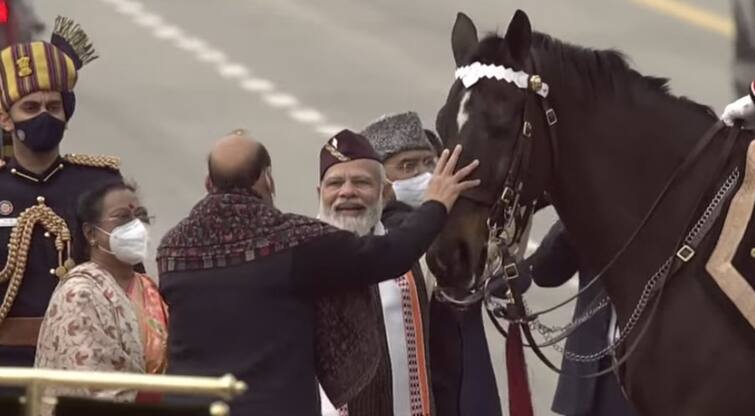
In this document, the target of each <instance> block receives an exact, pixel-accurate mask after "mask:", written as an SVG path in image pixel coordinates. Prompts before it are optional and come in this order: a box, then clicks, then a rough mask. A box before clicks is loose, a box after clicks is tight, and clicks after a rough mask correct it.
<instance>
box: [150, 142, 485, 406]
mask: <svg viewBox="0 0 755 416" xmlns="http://www.w3.org/2000/svg"><path fill="white" fill-rule="evenodd" d="M343 134H346V135H348V133H347V132H342V133H340V134H339V137H342V135H343ZM352 134H353V133H352ZM460 152H461V148H457V149H455V150H454V152H453V153H451V152H448V151H445V152H444V154H443V155H442V156H441V157H440V160H439V162H438V166H437V168H436V170H435V173H434V176H433V178H432V180H431V181H430V185H429V187H428V190H427V193H426V198H425V200H426V202H425V203H424V204H422V206H420V207H419V208H418V209H417V210H416V211H415V212H414V213H413V214H411V215H409V216H407V218H406V219H405V220H404V222H403V223H402V225H401V226H400V227H397V228H395V229H393V230H392V231H391V233H390V234H387V235H383V236H374V235H365V236H363V237H359V236H356V235H354V233H352V232H347V231H343V230H339V229H337V228H335V227H332V226H330V225H327V224H325V223H323V222H320V221H317V220H315V219H311V218H307V217H303V216H299V215H294V214H287V213H283V212H281V211H279V210H277V209H276V208H275V206H274V201H273V198H272V194H273V193H274V189H275V186H274V181H273V177H272V170H271V165H272V164H271V159H270V157H269V155H268V153H267V152H266V151H265V149H264V146H262V144H260V143H259V142H257V141H255V140H253V139H251V138H250V137H248V136H247V135H246V134H245V133H244V132H243V131H237V132H234V133H233V134H231V135H228V136H226V137H224V138H222V139H221V140H219V141H218V142H217V143H216V145H215V146H214V148H213V150H212V153H211V154H210V156H209V158H208V170H209V172H208V181H207V188H208V194H207V195H206V196H205V197H204V198H202V200H201V201H199V202H198V203H197V204H196V205H195V206H194V208H193V209H192V210H191V213H190V214H189V216H188V217H187V218H185V219H183V220H182V221H181V222H180V223H179V224H178V225H176V226H175V227H174V228H173V229H171V230H170V231H169V232H168V233H167V234H166V236H165V237H164V238H163V240H162V242H161V243H160V247H159V248H158V251H157V263H158V268H159V271H160V291H161V292H162V294H163V297H164V299H165V301H166V302H167V303H168V305H169V308H170V313H171V317H170V323H169V329H168V333H169V334H170V337H169V341H168V342H169V345H168V363H169V364H168V373H170V374H184V375H204V376H219V375H222V374H227V373H231V374H234V375H235V376H236V377H238V378H239V379H241V380H243V381H245V382H246V383H247V384H248V386H249V390H248V391H247V392H246V393H245V394H243V395H241V396H240V397H239V398H237V399H236V400H234V401H233V402H231V412H232V413H233V414H234V415H236V416H252V415H253V416H266V415H269V416H273V415H275V416H316V415H317V416H319V415H320V406H319V405H318V402H319V395H318V392H317V384H316V381H319V382H320V384H321V385H322V386H323V388H324V389H325V391H326V393H327V395H328V397H329V398H330V399H332V401H333V403H335V404H336V405H337V406H342V405H343V404H345V403H348V402H349V401H351V400H352V399H353V398H354V397H355V395H356V394H357V393H358V392H360V391H362V390H363V389H364V387H365V386H366V385H367V384H368V383H369V381H370V380H372V378H373V377H374V375H375V373H376V372H377V370H378V367H379V364H380V363H379V357H380V355H379V348H378V347H377V345H378V344H377V343H376V340H377V339H379V335H378V333H377V331H371V330H374V329H376V325H375V321H376V317H375V316H374V313H372V310H373V309H374V308H372V307H371V306H372V304H371V298H370V296H369V291H368V289H367V288H368V287H370V286H371V285H375V284H377V283H379V282H380V281H383V280H387V279H392V278H395V277H397V276H400V275H401V274H402V273H405V272H406V271H407V270H409V269H410V268H411V266H412V264H414V263H415V262H416V261H417V259H418V258H419V256H420V255H422V253H423V252H424V251H425V250H427V247H428V246H429V245H430V243H431V242H432V240H433V239H434V238H435V236H436V235H437V233H438V232H440V230H441V228H442V226H443V223H444V220H445V217H446V215H447V212H448V210H450V209H451V207H452V206H453V204H454V202H455V201H456V198H458V196H459V193H460V192H462V191H464V190H465V189H470V188H472V187H474V186H476V185H477V184H478V183H479V182H478V181H464V178H465V177H466V176H467V175H469V174H470V173H471V172H472V170H473V169H474V168H475V167H476V165H477V163H472V164H470V165H468V166H465V167H463V168H461V169H459V170H458V171H456V169H455V167H456V161H457V160H458V158H459V155H460ZM336 154H338V153H336ZM355 209H356V208H355ZM185 400H189V399H185ZM173 401H175V399H174V400H173Z"/></svg>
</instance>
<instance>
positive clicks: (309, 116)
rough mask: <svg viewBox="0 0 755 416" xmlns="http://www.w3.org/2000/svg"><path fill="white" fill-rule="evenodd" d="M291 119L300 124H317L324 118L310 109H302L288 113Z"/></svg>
mask: <svg viewBox="0 0 755 416" xmlns="http://www.w3.org/2000/svg"><path fill="white" fill-rule="evenodd" d="M289 115H290V116H291V118H293V119H294V120H296V121H298V122H300V123H309V124H311V123H319V122H321V121H322V120H323V119H324V117H323V116H322V114H320V113H319V112H318V111H317V110H313V109H311V108H302V109H299V110H293V111H291V112H290V113H289Z"/></svg>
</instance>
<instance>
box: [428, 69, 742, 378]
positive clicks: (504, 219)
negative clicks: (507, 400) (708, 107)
mask: <svg viewBox="0 0 755 416" xmlns="http://www.w3.org/2000/svg"><path fill="white" fill-rule="evenodd" d="M532 58H533V62H532V67H533V69H534V67H535V62H534V57H532ZM507 71H510V70H508V69H507ZM488 73H491V72H488ZM533 73H534V74H536V72H534V71H533ZM483 76H487V77H491V76H490V75H487V74H484V75H483ZM457 77H458V72H457ZM479 77H480V76H478V78H479ZM496 78H498V77H496ZM507 80H508V81H509V82H514V81H511V80H509V79H507ZM517 81H519V80H517ZM474 82H476V80H474ZM474 82H472V84H473V83H474ZM514 83H516V84H517V85H518V86H520V88H522V85H521V84H522V83H521V82H514ZM465 86H467V85H466V82H465ZM543 86H545V87H546V91H545V94H543V91H542V88H543ZM526 87H527V88H525V90H526V94H527V97H526V101H525V104H524V109H523V121H522V128H521V132H520V134H519V135H518V137H517V139H516V142H515V144H514V156H513V159H512V161H511V165H510V167H509V171H508V173H507V175H506V177H505V178H504V181H503V186H502V191H501V192H500V197H499V198H497V200H496V201H495V202H494V203H493V204H492V207H491V210H490V214H489V217H488V221H487V222H488V224H487V225H488V229H489V233H490V234H489V242H488V244H489V245H490V244H494V245H496V246H497V247H496V248H497V250H496V251H498V256H499V259H497V260H496V261H497V262H498V263H497V267H496V269H501V270H502V278H503V282H504V284H505V286H506V287H507V288H508V291H509V296H510V301H509V304H511V305H512V307H513V308H514V311H513V312H514V314H513V315H510V314H508V313H506V314H504V319H506V320H509V321H511V322H513V323H517V324H520V325H521V327H522V330H523V332H524V336H525V338H526V339H527V343H528V345H527V346H528V347H530V348H531V349H532V350H533V352H534V353H535V354H536V355H537V356H538V358H539V359H540V360H541V361H543V363H544V364H545V365H546V366H547V367H549V368H550V369H552V370H553V371H555V372H557V373H559V374H564V375H567V376H575V377H580V378H593V377H599V376H602V375H604V374H608V373H610V372H613V371H615V370H616V369H618V368H619V367H620V366H621V365H622V364H623V363H625V362H626V361H627V360H628V359H629V357H630V356H631V354H632V353H633V352H634V351H635V350H636V348H637V347H638V345H639V344H640V342H641V340H642V339H643V338H644V335H645V334H646V332H647V330H648V328H649V327H650V323H651V322H652V321H653V318H654V316H655V313H656V311H657V309H658V305H659V304H660V300H661V297H662V294H663V289H664V287H665V284H666V283H667V281H668V280H669V278H670V277H671V276H673V275H674V274H676V272H677V271H678V270H679V269H681V267H682V266H683V265H684V264H686V263H687V262H688V261H689V260H690V258H691V256H693V255H694V253H695V249H696V247H691V246H690V244H687V243H685V235H684V234H683V235H682V236H681V237H680V238H679V241H677V244H676V245H675V247H679V250H678V251H677V252H676V253H675V255H674V256H672V257H671V259H670V261H671V264H670V266H669V267H668V269H667V270H668V271H667V272H666V273H665V274H661V275H660V278H659V279H658V281H657V284H659V285H658V286H656V287H654V288H651V293H649V294H648V295H649V296H652V295H655V301H654V302H653V305H652V307H651V310H650V315H649V316H648V317H647V319H646V320H645V323H644V325H643V327H642V328H641V330H640V333H639V335H638V336H637V337H636V338H635V340H634V341H633V343H632V344H631V345H630V346H629V347H628V348H627V349H626V350H625V352H624V354H623V356H622V357H620V358H618V359H616V360H615V361H614V363H613V364H612V365H611V366H610V367H609V368H606V369H604V370H602V371H599V372H596V373H591V374H572V373H567V372H564V371H563V370H562V369H560V368H558V367H557V366H556V365H554V364H553V363H552V362H551V361H550V360H549V359H548V358H547V357H546V356H545V354H544V353H543V351H542V350H541V348H540V347H541V346H543V345H539V344H537V342H536V341H535V339H534V337H533V336H532V332H531V330H530V326H529V323H530V322H532V321H534V320H536V319H537V318H538V317H539V316H540V315H542V314H545V313H548V312H551V311H553V310H555V309H558V308H560V307H562V306H564V305H566V304H568V303H569V302H571V301H573V300H574V299H576V298H577V297H579V295H580V294H582V293H584V291H586V290H587V289H588V288H589V287H590V286H592V285H593V284H594V283H595V282H596V281H598V280H599V279H600V278H601V277H602V276H603V275H604V274H605V273H607V271H608V270H610V269H611V268H612V267H613V265H614V264H615V263H616V261H617V260H618V259H619V258H620V257H621V256H622V255H623V254H624V252H625V251H626V250H627V249H628V248H629V247H630V246H631V245H632V243H633V242H634V241H635V239H636V237H637V236H638V235H639V234H640V232H641V231H642V230H643V229H644V228H645V226H646V225H647V223H648V222H649V221H650V219H651V218H652V217H653V214H654V213H655V211H656V209H657V208H658V206H659V205H660V203H661V202H662V201H663V199H664V198H665V196H666V195H667V194H668V192H669V190H670V189H671V187H672V185H674V184H675V183H676V181H677V179H678V178H679V177H680V176H681V175H682V174H683V173H684V172H686V171H687V170H688V169H689V168H690V167H691V166H692V164H693V163H694V162H695V161H696V160H697V159H698V158H699V157H700V155H701V154H702V153H703V151H704V150H705V149H706V148H707V147H708V145H709V144H710V143H711V142H712V141H713V138H714V137H716V135H717V134H718V133H719V132H720V131H721V130H722V129H723V127H724V125H723V123H722V122H720V121H719V122H718V123H716V124H715V125H714V126H712V127H711V128H710V129H709V130H708V131H707V132H706V134H705V135H703V137H702V138H701V139H700V140H699V141H698V142H697V143H696V144H695V146H694V147H693V148H692V150H691V151H690V152H689V153H688V154H687V156H686V157H685V159H684V160H683V161H682V163H681V164H679V165H678V166H677V168H676V169H675V170H674V171H673V173H672V174H671V176H670V178H669V179H668V180H667V181H666V183H665V185H664V186H663V188H662V189H661V191H660V193H659V194H658V196H657V197H656V199H655V200H654V201H653V204H652V205H651V206H650V208H649V210H648V212H647V213H646V215H645V216H644V217H643V219H642V221H640V223H639V225H638V226H637V228H636V229H635V230H634V232H633V233H632V234H631V236H630V237H629V239H628V240H627V241H626V243H625V244H624V245H623V246H622V247H621V248H620V249H619V250H618V251H617V252H616V254H615V255H614V256H613V257H612V258H611V260H610V261H609V262H608V263H607V264H606V265H605V266H604V267H603V268H602V270H601V271H600V272H599V273H598V274H596V275H595V276H594V277H593V278H592V280H591V281H590V282H589V283H588V284H587V285H586V286H584V287H582V288H581V289H580V290H579V291H578V292H577V293H576V294H575V295H573V296H572V297H570V298H568V299H567V300H565V301H563V302H561V303H559V304H558V305H556V306H554V307H551V308H548V309H545V310H542V311H539V312H536V313H528V312H527V308H526V306H525V303H524V300H523V297H522V292H521V291H520V290H518V288H517V287H516V285H513V284H511V282H512V281H513V280H514V279H516V278H518V277H519V271H518V269H517V263H516V259H515V258H514V256H513V255H512V253H511V251H510V247H511V246H512V245H514V244H520V243H521V242H520V240H521V238H522V235H523V233H524V229H525V228H526V226H527V224H528V223H529V220H530V218H531V216H532V214H533V212H534V206H535V203H536V202H537V199H538V198H540V197H542V195H543V194H544V192H545V186H546V184H542V188H540V189H535V190H534V192H533V189H532V188H528V185H529V183H525V178H526V177H528V176H529V177H533V176H532V169H533V165H532V164H533V159H532V154H531V153H532V148H533V142H534V138H533V133H534V127H533V124H532V122H530V118H529V117H528V114H529V111H528V110H529V106H530V103H531V102H532V101H533V100H532V99H530V97H532V96H533V94H531V93H536V94H534V95H535V97H534V98H535V99H536V100H537V95H540V99H539V100H538V101H539V104H540V105H539V107H540V108H539V109H540V110H541V111H542V112H543V113H544V115H545V120H546V122H547V124H548V135H549V142H550V146H549V147H550V150H551V166H552V168H553V173H555V172H556V169H557V166H558V159H557V158H558V148H557V145H558V142H557V140H556V137H557V135H556V128H555V126H556V124H557V122H558V118H557V116H556V112H555V110H554V109H553V107H552V106H550V104H549V103H548V100H547V85H545V84H544V83H543V82H542V80H541V78H540V77H539V76H538V75H529V76H528V78H527V85H526ZM738 131H739V126H736V128H733V129H731V130H730V132H729V134H728V135H727V138H726V142H725V144H724V146H723V149H724V151H723V152H722V155H721V158H720V159H719V160H720V163H719V165H717V167H716V169H715V170H714V173H718V172H719V171H720V170H721V169H722V168H723V166H724V164H725V163H726V160H728V155H729V154H730V152H731V149H732V148H733V146H734V143H735V141H736V137H737V134H738ZM717 178H718V176H717V175H711V183H710V184H709V185H708V186H706V187H703V188H701V191H700V195H698V197H697V205H695V206H699V204H700V203H701V202H702V198H703V197H704V195H705V192H707V190H708V189H709V188H710V187H711V186H712V185H713V184H714V182H715V180H716V179H717ZM523 194H524V195H529V194H531V195H532V196H530V197H529V198H527V199H528V200H524V201H522V195H523ZM462 197H466V198H468V199H471V200H473V201H475V202H477V203H480V202H483V201H479V200H477V199H476V198H470V197H469V196H465V195H462ZM483 203H484V202H483ZM488 204H490V202H488ZM694 214H695V211H693V212H692V214H691V215H694ZM692 219H693V217H692V216H690V218H689V219H688V221H687V223H688V224H689V223H690V222H691V221H692ZM701 221H702V219H701ZM511 225H513V226H514V232H513V235H507V236H506V237H508V238H504V234H506V233H507V231H506V230H507V229H508V228H509V227H510V226H511ZM709 229H710V226H707V228H706V229H705V232H704V233H703V235H701V236H699V237H698V239H697V243H699V241H701V240H702V239H703V237H704V236H705V234H707V231H709ZM688 237H689V236H688ZM490 252H491V251H490V249H489V253H490ZM489 263H490V262H489ZM486 269H487V267H486ZM497 271H499V270H496V271H495V272H497ZM495 272H493V273H491V276H490V277H489V278H488V279H485V281H484V282H483V288H482V289H483V290H481V291H480V290H479V288H478V290H476V291H475V292H473V293H472V294H471V295H470V297H469V298H470V299H463V300H455V299H452V298H450V297H448V296H445V297H443V296H442V295H443V293H441V298H442V299H443V300H445V301H449V302H451V303H454V304H457V305H469V304H471V303H472V302H470V300H472V299H475V300H479V299H485V300H487V298H488V297H489V296H490V292H491V291H490V290H489V283H490V280H491V279H492V277H493V276H492V275H494V274H495ZM638 306H639V304H638ZM486 310H487V312H488V314H489V315H490V317H491V320H492V321H493V323H494V325H495V326H496V328H497V329H498V331H499V332H501V333H502V334H503V335H504V336H507V334H506V331H505V330H504V329H503V328H502V327H501V326H500V324H499V323H498V322H497V320H496V317H495V316H494V315H493V313H492V312H491V311H490V310H489V309H487V308H486ZM641 312H642V310H640V313H641ZM505 315H509V316H505ZM583 322H584V321H583ZM583 322H578V323H577V325H575V326H573V327H571V328H570V329H569V331H568V333H567V334H562V335H560V336H559V337H558V338H559V339H563V338H565V337H566V336H568V335H569V334H570V333H572V332H573V331H574V330H576V328H577V327H578V326H579V324H581V323H583ZM555 342H557V341H550V342H549V343H547V345H551V344H553V343H555ZM613 347H614V348H615V346H613Z"/></svg>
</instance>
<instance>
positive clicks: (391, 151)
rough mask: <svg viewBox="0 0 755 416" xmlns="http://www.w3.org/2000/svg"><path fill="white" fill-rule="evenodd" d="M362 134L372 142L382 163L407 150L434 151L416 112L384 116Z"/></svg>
mask: <svg viewBox="0 0 755 416" xmlns="http://www.w3.org/2000/svg"><path fill="white" fill-rule="evenodd" d="M362 134H364V136H365V137H366V138H367V140H369V141H370V144H371V145H372V147H373V148H375V151H376V152H377V153H378V155H380V160H381V161H382V162H385V160H386V159H388V158H389V157H391V156H393V155H396V154H398V153H401V152H404V151H407V150H434V148H433V146H432V145H431V144H430V141H429V140H428V139H427V136H426V134H425V130H424V129H423V128H422V122H421V121H420V119H419V115H417V113H415V112H414V111H408V112H406V113H400V114H389V115H384V116H382V117H380V118H379V119H377V120H375V121H374V122H372V123H371V124H370V125H369V126H367V127H365V129H364V131H362Z"/></svg>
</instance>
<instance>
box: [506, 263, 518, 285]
mask: <svg viewBox="0 0 755 416" xmlns="http://www.w3.org/2000/svg"><path fill="white" fill-rule="evenodd" d="M503 276H504V277H505V278H506V281H511V280H514V279H516V278H518V277H519V268H518V267H517V266H516V263H509V264H507V265H505V266H503Z"/></svg>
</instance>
